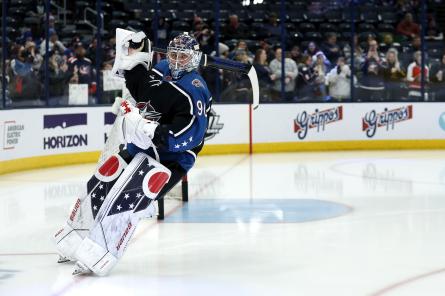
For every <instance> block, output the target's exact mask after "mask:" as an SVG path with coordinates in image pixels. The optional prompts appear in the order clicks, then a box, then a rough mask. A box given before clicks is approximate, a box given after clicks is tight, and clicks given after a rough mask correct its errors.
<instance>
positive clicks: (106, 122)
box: [104, 112, 116, 125]
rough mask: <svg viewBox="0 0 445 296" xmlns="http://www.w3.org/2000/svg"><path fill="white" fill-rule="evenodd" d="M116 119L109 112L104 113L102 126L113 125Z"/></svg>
mask: <svg viewBox="0 0 445 296" xmlns="http://www.w3.org/2000/svg"><path fill="white" fill-rule="evenodd" d="M115 119H116V115H114V114H113V113H111V112H105V113H104V125H113V124H114V120H115Z"/></svg>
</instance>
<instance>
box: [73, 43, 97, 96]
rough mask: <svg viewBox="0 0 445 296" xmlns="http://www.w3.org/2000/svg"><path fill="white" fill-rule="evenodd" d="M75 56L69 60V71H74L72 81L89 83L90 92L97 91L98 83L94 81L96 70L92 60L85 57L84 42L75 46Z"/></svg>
mask: <svg viewBox="0 0 445 296" xmlns="http://www.w3.org/2000/svg"><path fill="white" fill-rule="evenodd" d="M74 53H75V57H73V58H72V59H70V60H69V71H70V73H72V78H71V82H73V83H79V84H88V87H89V91H88V92H89V94H93V93H95V92H96V89H95V88H96V83H95V82H94V78H95V71H94V68H93V66H92V63H91V60H90V59H89V58H87V57H85V54H86V50H85V48H84V47H83V45H82V43H80V42H79V43H77V44H76V45H75V47H74Z"/></svg>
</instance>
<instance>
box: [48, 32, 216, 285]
mask: <svg viewBox="0 0 445 296" xmlns="http://www.w3.org/2000/svg"><path fill="white" fill-rule="evenodd" d="M119 30H120V32H119ZM118 33H121V34H118ZM116 35H117V38H116V39H117V45H116V47H117V48H116V60H115V65H114V67H113V71H114V73H115V75H117V76H120V77H123V78H125V84H126V87H127V88H128V90H129V91H130V94H131V98H127V99H123V98H116V100H115V102H114V104H113V106H112V111H113V113H115V114H116V115H117V118H116V122H115V126H116V127H117V130H118V140H119V141H118V142H119V143H121V144H124V148H123V149H120V150H118V149H117V152H116V153H114V154H111V155H108V156H107V157H106V158H105V159H104V160H103V161H101V162H100V164H99V166H98V168H97V169H96V172H95V173H94V175H93V176H92V177H91V179H90V180H89V181H88V183H87V185H86V192H85V194H84V196H82V197H80V198H78V199H77V200H76V201H75V203H74V206H73V208H72V210H71V212H70V214H69V216H68V219H67V221H66V223H65V224H64V225H63V226H62V227H61V228H60V229H59V230H58V231H57V232H56V233H55V235H54V241H55V244H56V248H57V251H58V253H59V254H60V258H59V262H68V261H75V262H76V265H75V270H74V272H73V274H86V273H94V274H97V275H101V276H103V275H107V274H108V273H109V272H110V271H111V270H112V268H113V267H114V266H115V265H116V264H117V262H118V261H119V259H120V258H121V257H122V256H123V254H124V252H125V249H126V247H127V245H128V243H129V242H130V240H131V237H132V235H133V233H134V231H135V229H136V226H137V224H138V222H139V221H140V220H141V219H142V218H146V217H151V216H153V215H154V214H155V211H156V209H155V206H154V201H155V200H158V199H160V198H163V196H164V195H165V194H166V193H167V192H168V191H169V190H171V189H172V188H173V187H174V186H175V185H176V184H177V183H178V182H179V181H180V180H181V178H182V177H183V176H184V175H185V174H186V173H187V171H188V170H190V168H191V167H192V166H193V165H194V163H195V160H196V156H197V154H198V153H199V151H200V150H201V148H202V146H203V145H204V141H203V139H204V135H205V132H206V129H207V113H208V112H209V111H210V107H211V95H210V93H209V91H208V88H207V85H206V83H205V81H204V80H203V79H202V77H201V76H200V75H199V74H198V72H197V68H198V66H199V61H200V58H201V52H200V51H199V44H198V43H197V41H196V40H195V39H194V38H193V37H191V36H190V35H188V34H187V33H183V34H181V35H179V36H177V37H175V38H174V39H173V40H171V41H170V43H169V45H168V48H167V58H166V59H164V60H161V61H159V62H158V63H157V64H156V65H155V66H154V67H152V57H153V53H152V50H151V42H150V40H149V39H148V38H147V37H146V36H145V34H144V33H143V32H138V33H133V32H130V31H125V30H121V29H117V34H116ZM109 140H111V139H109ZM121 146H122V145H121Z"/></svg>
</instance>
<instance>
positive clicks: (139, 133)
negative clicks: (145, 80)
mask: <svg viewBox="0 0 445 296" xmlns="http://www.w3.org/2000/svg"><path fill="white" fill-rule="evenodd" d="M120 109H121V112H122V113H123V114H124V116H123V121H122V135H123V140H124V141H125V142H127V143H133V144H134V145H136V146H138V147H139V148H141V149H144V150H145V149H148V148H150V147H151V146H152V145H153V142H152V139H153V137H154V134H155V130H156V128H157V127H158V123H157V122H154V121H149V120H147V119H145V118H143V117H142V116H141V114H140V113H139V109H138V108H137V107H135V106H133V105H132V104H131V102H130V101H128V100H123V101H122V103H121V105H120Z"/></svg>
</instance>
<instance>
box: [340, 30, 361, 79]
mask: <svg viewBox="0 0 445 296" xmlns="http://www.w3.org/2000/svg"><path fill="white" fill-rule="evenodd" d="M343 52H344V55H345V60H346V61H347V62H348V63H349V62H350V61H351V46H350V44H349V43H347V44H346V45H345V46H344V47H343ZM364 61H365V59H364V57H363V48H362V47H361V46H360V43H359V39H358V35H354V69H355V70H356V71H357V70H359V69H360V66H361V65H362V63H363V62H364Z"/></svg>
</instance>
